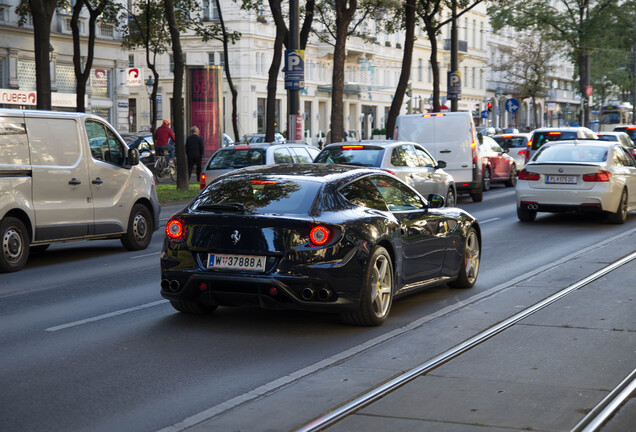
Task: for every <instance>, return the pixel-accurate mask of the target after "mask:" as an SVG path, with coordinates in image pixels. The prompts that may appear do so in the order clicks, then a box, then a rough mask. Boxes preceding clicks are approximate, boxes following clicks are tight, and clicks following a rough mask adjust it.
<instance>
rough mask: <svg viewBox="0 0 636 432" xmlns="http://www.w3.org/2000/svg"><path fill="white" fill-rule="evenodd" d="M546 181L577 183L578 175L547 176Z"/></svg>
mask: <svg viewBox="0 0 636 432" xmlns="http://www.w3.org/2000/svg"><path fill="white" fill-rule="evenodd" d="M545 182H546V183H553V184H554V183H557V184H576V176H545Z"/></svg>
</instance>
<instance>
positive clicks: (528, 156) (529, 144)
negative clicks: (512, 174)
mask: <svg viewBox="0 0 636 432" xmlns="http://www.w3.org/2000/svg"><path fill="white" fill-rule="evenodd" d="M530 150H532V140H531V139H530V140H528V145H527V147H526V163H528V161H529V160H530Z"/></svg>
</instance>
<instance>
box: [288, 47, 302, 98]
mask: <svg viewBox="0 0 636 432" xmlns="http://www.w3.org/2000/svg"><path fill="white" fill-rule="evenodd" d="M304 88H305V51H304V50H287V51H285V90H302V89H304Z"/></svg>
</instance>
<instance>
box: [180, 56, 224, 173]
mask: <svg viewBox="0 0 636 432" xmlns="http://www.w3.org/2000/svg"><path fill="white" fill-rule="evenodd" d="M222 77H223V70H222V69H221V66H199V67H196V66H194V67H188V68H187V73H186V80H187V81H186V82H187V89H188V92H187V97H186V119H187V120H186V121H187V124H186V133H187V134H188V135H189V134H190V127H191V126H197V127H198V128H199V130H200V132H199V133H200V135H201V138H203V143H204V145H205V151H204V153H203V160H204V161H205V160H207V159H208V158H209V157H210V156H211V155H212V153H214V151H215V150H216V149H218V148H220V147H221V142H222V139H223V84H222Z"/></svg>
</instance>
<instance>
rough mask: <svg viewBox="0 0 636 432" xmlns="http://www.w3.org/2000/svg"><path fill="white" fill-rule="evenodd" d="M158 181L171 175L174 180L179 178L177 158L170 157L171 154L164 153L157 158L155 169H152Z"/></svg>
mask: <svg viewBox="0 0 636 432" xmlns="http://www.w3.org/2000/svg"><path fill="white" fill-rule="evenodd" d="M152 172H153V174H154V175H155V178H156V179H157V181H159V180H162V179H163V178H164V177H168V176H170V179H171V180H172V181H176V180H177V166H176V158H175V159H174V160H170V159H169V155H167V154H162V155H159V156H157V158H156V159H155V164H154V169H153V170H152Z"/></svg>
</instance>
